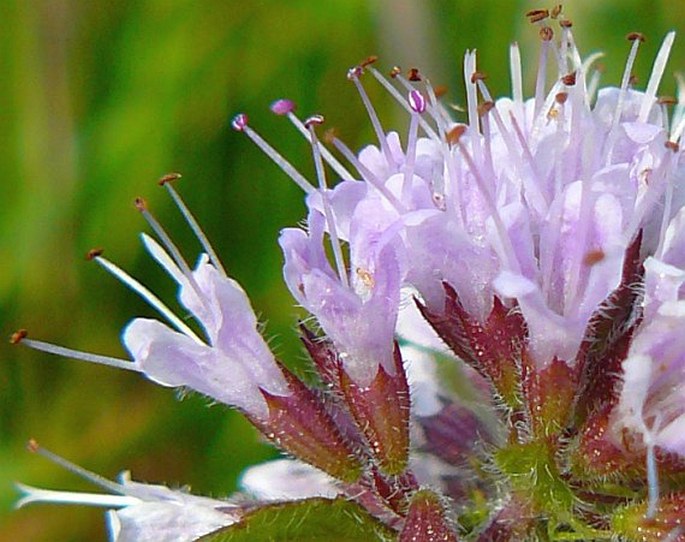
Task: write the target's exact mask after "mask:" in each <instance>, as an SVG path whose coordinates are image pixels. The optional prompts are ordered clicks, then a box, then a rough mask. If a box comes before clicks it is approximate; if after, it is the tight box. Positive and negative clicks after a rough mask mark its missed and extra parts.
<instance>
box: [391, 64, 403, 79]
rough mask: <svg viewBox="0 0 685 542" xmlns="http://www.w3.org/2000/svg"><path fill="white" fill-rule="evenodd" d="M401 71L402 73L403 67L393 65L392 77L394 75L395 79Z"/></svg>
mask: <svg viewBox="0 0 685 542" xmlns="http://www.w3.org/2000/svg"><path fill="white" fill-rule="evenodd" d="M401 73H402V68H400V67H399V66H393V67H392V68H391V69H390V77H392V78H393V79H395V77H397V76H398V75H399V74H401Z"/></svg>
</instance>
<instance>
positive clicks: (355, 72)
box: [347, 66, 364, 81]
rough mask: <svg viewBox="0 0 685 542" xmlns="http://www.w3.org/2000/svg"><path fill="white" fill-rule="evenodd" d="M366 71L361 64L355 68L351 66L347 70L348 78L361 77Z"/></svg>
mask: <svg viewBox="0 0 685 542" xmlns="http://www.w3.org/2000/svg"><path fill="white" fill-rule="evenodd" d="M362 73H364V68H362V67H361V66H354V67H353V68H350V69H349V70H347V78H348V79H349V80H350V81H352V80H353V79H359V78H360V77H361V75H362Z"/></svg>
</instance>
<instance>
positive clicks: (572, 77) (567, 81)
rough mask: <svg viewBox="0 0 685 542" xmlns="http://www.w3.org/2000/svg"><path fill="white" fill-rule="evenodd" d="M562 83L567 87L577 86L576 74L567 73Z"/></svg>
mask: <svg viewBox="0 0 685 542" xmlns="http://www.w3.org/2000/svg"><path fill="white" fill-rule="evenodd" d="M561 82H562V83H564V85H566V86H567V87H572V86H573V85H575V84H576V72H571V73H567V74H566V75H564V76H563V77H562V78H561Z"/></svg>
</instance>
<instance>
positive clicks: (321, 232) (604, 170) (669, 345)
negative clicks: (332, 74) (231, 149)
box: [13, 8, 685, 542]
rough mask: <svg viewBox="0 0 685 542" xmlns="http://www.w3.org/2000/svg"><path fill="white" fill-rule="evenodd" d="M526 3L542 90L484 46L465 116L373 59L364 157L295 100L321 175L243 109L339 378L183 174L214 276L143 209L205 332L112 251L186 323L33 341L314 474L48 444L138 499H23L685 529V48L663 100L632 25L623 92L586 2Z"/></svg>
mask: <svg viewBox="0 0 685 542" xmlns="http://www.w3.org/2000/svg"><path fill="white" fill-rule="evenodd" d="M527 15H528V17H529V19H530V21H531V22H532V23H533V24H534V25H535V26H536V28H537V30H538V32H539V37H540V52H539V59H538V69H537V75H536V83H535V89H534V92H533V93H532V96H531V97H529V98H526V97H525V94H524V89H523V83H522V81H523V76H522V67H521V66H522V62H521V54H520V50H519V48H518V45H516V44H514V45H512V46H511V48H510V73H511V83H512V95H511V97H509V98H500V99H497V100H495V99H494V98H493V97H492V95H491V93H490V91H489V89H488V85H487V77H486V75H485V74H484V73H483V72H481V71H480V70H479V69H478V66H477V58H476V54H475V52H473V51H467V53H466V55H465V57H464V64H463V68H464V84H465V88H466V96H467V103H466V104H465V107H464V110H465V111H464V114H463V115H462V116H460V117H459V118H453V116H452V113H451V112H450V111H449V108H448V106H447V104H445V103H443V102H442V101H441V98H440V97H439V96H438V93H437V92H436V90H435V89H434V88H433V86H432V85H431V84H430V82H429V81H428V79H426V77H425V76H424V75H423V74H422V73H421V72H419V71H418V70H417V69H411V70H410V71H409V72H408V73H407V74H406V75H403V72H402V70H400V69H399V68H392V70H391V71H390V75H389V77H386V76H384V75H383V74H382V73H381V72H380V71H379V70H378V69H377V68H376V67H375V62H376V59H375V58H374V57H371V58H369V59H367V60H365V61H364V62H362V63H360V64H359V65H357V66H354V67H353V68H351V69H350V70H349V71H348V72H347V79H348V81H349V83H350V84H352V85H354V86H355V87H356V89H357V90H358V92H359V95H360V98H361V101H362V106H363V107H364V108H365V109H366V111H367V113H368V116H369V119H370V122H371V125H372V126H373V129H374V131H375V134H376V140H375V141H374V142H373V143H372V144H370V145H368V146H366V147H365V148H363V149H362V150H361V151H360V152H358V153H355V152H353V151H352V150H350V149H349V148H348V147H347V146H346V145H345V144H344V143H343V142H342V141H341V140H340V139H338V138H337V136H335V135H334V134H333V133H332V132H326V134H325V136H324V135H323V133H322V134H320V133H319V132H321V131H322V125H324V124H325V121H324V118H323V117H322V116H321V115H311V116H309V117H308V118H305V119H302V118H300V117H299V116H298V115H297V113H296V111H297V107H296V104H295V103H294V102H292V101H291V100H287V99H281V100H277V101H276V102H274V103H273V104H272V107H271V109H272V111H273V113H274V114H276V115H279V116H283V117H285V118H287V119H288V120H289V121H290V122H291V123H292V124H293V125H294V127H295V128H296V129H297V130H298V131H299V133H300V134H301V135H302V136H303V138H304V139H305V140H306V142H307V143H308V145H309V147H310V149H311V154H312V156H313V160H314V166H315V171H316V181H315V182H312V181H310V180H308V179H307V178H305V177H304V176H303V175H302V174H301V173H300V172H299V171H297V170H296V169H295V168H294V167H293V166H292V165H291V164H290V163H289V162H288V160H287V159H286V158H285V157H283V156H282V155H281V154H280V153H279V152H278V151H277V150H276V149H275V148H274V147H273V146H272V145H271V144H270V143H269V142H268V141H267V140H266V139H265V138H263V137H262V136H261V135H260V134H259V133H258V132H257V131H256V129H255V128H254V127H253V126H252V125H251V124H250V122H249V119H248V117H247V115H246V114H243V113H241V114H239V115H237V116H236V117H235V118H234V119H233V121H232V126H233V128H234V129H235V130H236V131H237V132H239V133H242V134H243V135H245V136H247V137H248V138H249V139H250V140H251V141H253V142H254V143H255V144H256V145H257V146H258V147H259V148H260V149H262V150H263V151H264V153H265V154H266V155H267V156H269V157H270V158H271V159H272V160H273V161H274V162H275V163H276V164H277V165H279V166H280V167H281V169H282V170H283V171H284V172H285V173H286V174H287V175H288V176H289V177H290V178H291V179H292V180H293V181H294V182H295V183H296V184H297V185H298V186H299V187H300V188H301V189H302V190H303V192H304V195H305V202H306V206H307V216H306V219H305V221H304V222H303V223H302V225H301V226H300V227H297V228H286V229H284V230H283V231H282V232H281V235H280V238H279V245H280V247H281V250H282V252H283V258H284V266H283V277H284V280H285V283H286V285H287V286H288V288H289V290H290V292H291V294H292V296H293V298H294V300H295V302H296V303H297V304H299V305H301V306H302V307H303V308H304V309H306V311H307V312H308V313H309V314H310V315H311V317H312V318H311V319H308V320H306V321H305V322H303V323H301V324H300V333H301V339H302V342H303V345H304V347H305V349H306V351H307V353H308V355H309V357H310V358H311V361H312V369H313V372H314V378H310V379H308V380H306V381H305V380H303V379H301V378H300V377H298V376H297V375H295V374H294V373H293V372H291V371H290V370H289V369H288V368H287V367H286V365H285V364H283V363H282V362H281V361H280V360H278V359H276V357H275V356H274V354H273V353H272V352H271V350H270V348H269V346H268V344H267V343H266V341H265V340H264V338H263V337H262V335H261V332H260V326H259V323H258V319H257V317H256V316H255V312H254V310H253V308H252V306H251V304H250V301H249V299H248V296H247V294H246V293H245V291H244V290H243V289H242V288H241V286H240V285H239V284H237V283H236V282H235V281H234V280H233V279H231V278H230V277H229V276H227V274H226V272H225V271H224V269H223V267H222V265H221V263H220V261H219V258H218V256H217V255H216V253H215V251H214V250H213V249H212V247H211V245H210V244H209V242H208V241H207V239H206V238H205V236H204V234H203V233H202V231H201V229H200V227H199V226H198V223H197V222H196V220H195V218H194V217H193V216H192V215H191V214H190V211H189V210H188V209H187V208H186V206H185V204H184V203H183V201H182V200H181V198H180V196H179V194H178V193H177V192H176V190H175V188H174V187H173V183H175V182H176V181H177V179H178V177H179V175H177V174H171V175H168V176H165V177H164V178H163V179H162V180H161V182H160V184H162V185H163V186H165V187H166V189H167V190H168V191H169V194H170V196H171V197H172V198H173V200H174V201H175V202H176V204H177V205H178V207H179V209H180V211H181V213H182V215H183V216H184V217H185V219H186V221H187V222H188V224H189V226H190V227H191V228H192V229H193V231H194V232H195V233H196V235H197V236H198V238H199V239H200V241H201V243H202V246H203V254H201V255H200V256H199V258H198V259H197V264H196V265H195V267H194V268H192V267H191V266H190V265H189V264H188V263H187V262H186V260H185V259H184V257H183V256H182V255H181V251H180V250H179V249H178V248H177V247H176V246H175V245H174V243H173V242H172V240H171V239H170V238H169V236H168V235H167V234H166V233H165V231H164V230H163V228H162V226H161V225H160V224H159V223H158V222H157V221H156V220H155V218H154V217H153V216H152V214H151V213H150V211H149V210H148V208H147V205H146V204H145V202H144V201H142V200H139V201H138V202H137V207H138V209H139V210H140V211H141V213H142V214H143V216H144V218H145V219H146V220H147V222H148V223H149V225H150V227H151V228H152V230H153V231H154V233H155V235H156V238H157V239H158V240H155V239H153V237H151V236H148V235H146V234H144V235H143V243H144V245H145V248H146V250H147V252H148V253H149V254H150V255H151V256H152V258H153V259H154V260H155V261H156V262H157V263H158V264H159V265H160V266H161V267H162V268H163V269H164V270H165V271H166V272H167V274H168V275H169V276H170V277H171V279H172V280H173V281H175V282H176V283H177V285H178V288H179V300H180V302H181V305H182V306H183V307H184V309H185V310H187V312H188V313H189V314H190V315H191V316H192V317H193V319H194V320H195V323H196V324H197V325H196V326H189V325H188V323H187V321H186V320H184V319H182V318H180V317H179V316H177V315H175V314H174V313H173V312H172V311H170V310H169V309H168V308H167V307H166V305H164V303H163V302H162V301H161V300H160V299H159V298H157V297H156V296H155V295H154V294H153V293H152V292H151V290H149V289H148V288H146V287H145V286H143V285H142V284H140V283H139V282H138V281H136V280H135V279H134V278H132V277H131V276H129V275H128V274H126V273H125V272H124V271H123V270H121V269H119V268H118V267H117V266H116V265H114V264H113V263H111V262H110V261H109V260H106V259H104V257H103V255H102V254H101V252H99V251H95V252H92V253H91V255H90V256H91V259H93V260H95V261H96V262H97V263H99V264H100V265H102V266H103V267H104V268H105V269H106V270H108V271H109V272H110V273H112V274H113V275H115V276H116V277H117V278H118V279H120V280H121V281H122V282H123V283H125V284H126V285H127V286H128V287H130V288H132V289H133V290H134V291H136V292H137V293H138V294H140V295H141V297H142V298H143V299H145V300H146V301H147V302H148V303H149V304H150V305H151V306H152V307H153V308H155V309H156V310H157V312H158V313H159V315H160V316H161V319H160V320H155V319H143V318H137V319H134V320H133V321H132V322H131V323H129V324H128V325H127V326H126V328H125V329H124V332H123V335H122V340H123V343H124V346H125V347H126V349H127V351H128V352H129V354H130V356H131V360H119V359H113V358H109V357H106V356H100V355H95V354H89V353H84V352H78V351H74V350H71V349H66V348H63V347H59V346H54V345H50V344H46V343H43V342H41V341H35V340H33V339H31V338H29V337H28V336H27V333H26V332H25V331H21V332H18V333H17V334H15V336H14V337H13V341H14V342H17V343H22V344H25V345H27V346H30V347H34V348H37V349H40V350H45V351H48V352H52V353H55V354H59V355H66V356H71V357H76V358H79V359H83V360H85V361H91V362H96V363H102V364H106V365H110V366H114V367H118V368H124V369H129V370H134V371H137V372H139V373H142V374H143V375H144V376H146V377H147V378H149V379H150V380H153V381H154V382H157V383H159V384H161V385H164V386H169V387H175V388H183V389H187V390H192V391H196V392H198V393H201V394H203V395H205V396H208V397H209V398H211V399H212V400H213V401H216V402H218V403H221V404H224V405H227V406H229V407H232V408H235V409H237V410H239V411H240V412H242V413H243V414H244V415H245V416H246V417H247V418H248V419H249V420H250V421H251V422H252V424H253V425H254V426H255V427H256V428H257V429H258V430H259V431H260V432H261V433H262V434H263V435H264V436H265V437H266V438H267V439H268V440H269V441H271V442H272V443H273V444H274V445H275V446H276V447H278V448H279V449H280V450H282V451H283V452H284V453H286V454H288V455H289V456H290V458H289V459H281V460H278V461H274V462H270V463H267V464H265V465H260V466H256V467H253V468H251V469H249V470H248V471H247V472H246V473H245V474H244V476H243V478H242V480H241V484H242V486H241V487H242V489H241V491H240V492H238V493H236V494H234V495H231V496H229V497H228V498H226V499H225V500H219V499H217V500H214V499H206V498H202V497H195V496H192V495H189V494H188V493H185V492H181V491H171V490H169V489H166V488H164V487H162V486H147V485H144V484H137V483H135V482H131V481H130V479H128V478H126V479H125V480H124V481H122V483H121V484H115V483H112V482H109V481H106V480H102V479H100V478H99V477H96V476H95V475H91V474H90V473H87V472H85V471H83V470H82V469H80V468H79V467H77V466H75V465H71V464H69V463H68V462H66V461H65V460H63V459H60V458H58V457H57V456H55V455H54V454H52V453H51V452H48V451H46V450H43V449H42V448H40V447H38V446H37V445H33V446H32V448H33V449H34V450H35V451H39V452H40V453H42V454H43V455H46V456H48V457H49V458H51V459H53V460H54V461H57V462H58V463H60V464H62V465H64V466H66V467H67V468H69V469H71V470H73V471H75V472H77V473H79V474H82V475H83V476H86V477H87V478H89V479H90V480H92V481H94V482H95V483H97V484H98V485H100V486H101V487H103V488H104V489H105V490H107V491H108V492H109V493H114V494H115V495H113V496H107V495H87V494H80V495H78V496H73V495H72V494H69V493H67V492H54V491H48V490H40V489H36V488H31V487H28V486H23V485H21V486H19V487H20V489H21V491H23V492H24V494H25V496H24V497H23V498H22V500H21V501H20V504H28V503H30V502H36V501H52V502H85V503H89V504H93V505H99V506H106V507H108V508H111V509H112V510H114V511H113V512H110V514H109V516H108V517H109V522H110V532H111V535H112V539H113V540H117V541H119V542H121V541H128V540H206V541H220V540H243V539H247V538H244V537H245V536H251V537H252V538H251V539H264V540H267V539H268V540H272V539H274V540H276V539H278V540H300V539H315V538H318V537H322V538H326V537H328V538H329V539H340V540H399V541H401V542H407V541H417V542H424V541H457V540H474V541H483V542H485V541H491V540H493V541H513V540H625V541H657V540H669V541H685V519H684V518H685V484H684V483H683V480H685V369H684V368H685V342H684V340H683V338H682V332H681V329H683V326H684V325H685V304H684V303H685V192H684V191H683V188H682V178H683V177H684V176H685V167H684V166H685V164H684V163H683V160H682V153H681V151H680V146H679V143H680V139H681V136H682V133H683V131H685V107H684V106H683V104H684V102H683V99H684V98H683V97H684V96H685V89H683V88H682V87H683V83H682V82H681V81H679V98H678V99H674V98H663V97H660V96H659V87H660V84H661V80H662V77H663V75H664V73H665V69H666V64H667V60H668V56H669V53H670V50H671V48H672V46H673V43H674V37H675V36H674V34H673V33H669V34H667V35H666V37H665V39H664V41H663V43H662V45H661V47H660V49H659V51H658V53H657V56H656V58H655V60H654V63H653V66H652V71H651V74H650V76H649V78H648V80H647V85H646V87H645V88H644V89H642V90H640V89H637V88H634V84H633V78H632V69H633V64H634V61H635V58H636V56H637V54H638V50H639V47H640V43H641V42H642V41H643V37H642V36H641V35H640V34H637V33H633V34H630V35H629V36H628V40H629V42H630V51H629V53H628V60H627V62H626V66H625V70H624V74H623V77H622V79H621V81H620V84H619V85H618V86H614V87H606V88H600V86H599V74H598V72H597V71H596V70H595V68H594V64H595V62H596V60H597V58H598V55H593V56H590V57H587V58H584V57H583V56H582V55H581V53H580V51H579V50H578V48H577V47H576V43H575V39H574V35H573V31H572V24H571V22H570V21H568V20H567V19H565V18H564V17H563V14H562V13H561V9H560V8H555V9H554V10H552V11H551V12H550V11H547V10H533V11H531V12H529V13H528V14H527ZM552 66H554V68H552ZM549 81H551V83H549ZM369 83H373V84H380V85H381V86H382V87H383V88H384V89H385V90H387V95H388V97H389V99H391V100H394V101H396V102H397V103H398V104H399V106H400V107H402V108H403V109H404V110H405V111H406V115H407V117H408V128H407V129H406V133H403V134H399V133H398V132H395V131H388V130H387V129H386V127H384V126H383V125H382V123H381V121H380V119H379V117H378V115H377V114H376V112H375V110H374V106H373V104H372V102H371V100H370V98H369V96H368V95H367V93H366V90H365V86H366V85H368V84H369ZM670 108H671V109H672V111H669V109H670ZM320 136H321V137H320ZM197 330H199V332H198V331H197ZM152 519H154V520H152ZM241 536H242V537H243V538H241Z"/></svg>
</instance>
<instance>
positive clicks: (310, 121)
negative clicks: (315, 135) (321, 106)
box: [304, 115, 325, 128]
mask: <svg viewBox="0 0 685 542" xmlns="http://www.w3.org/2000/svg"><path fill="white" fill-rule="evenodd" d="M324 121H325V119H324V117H323V115H312V116H311V117H309V118H307V119H305V121H304V125H305V126H306V127H307V128H310V127H314V126H319V125H321V124H323V123H324Z"/></svg>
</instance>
